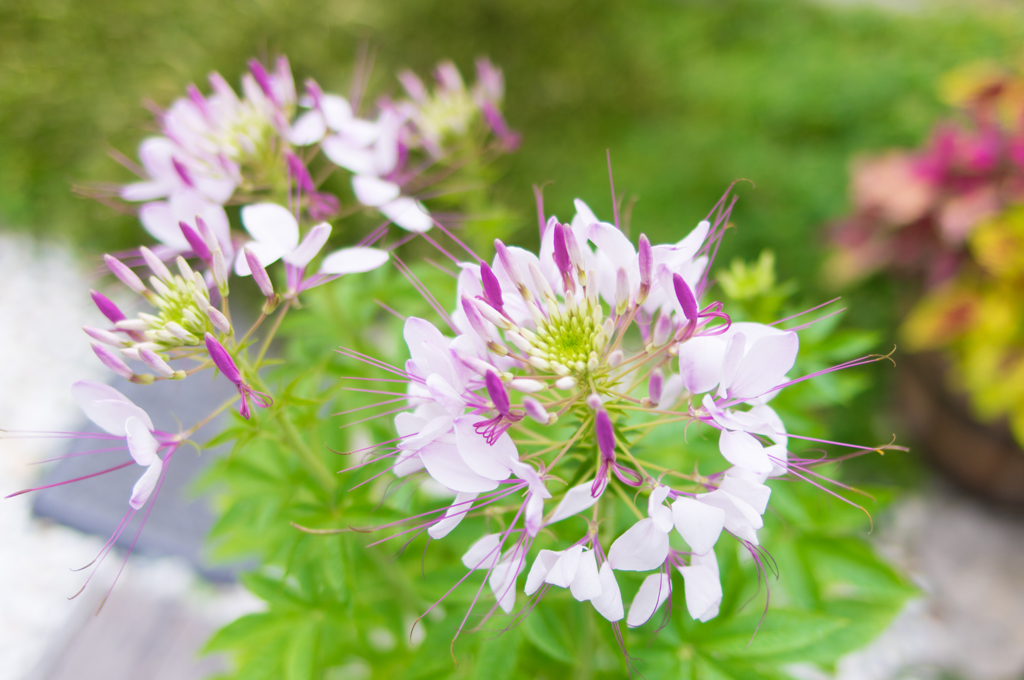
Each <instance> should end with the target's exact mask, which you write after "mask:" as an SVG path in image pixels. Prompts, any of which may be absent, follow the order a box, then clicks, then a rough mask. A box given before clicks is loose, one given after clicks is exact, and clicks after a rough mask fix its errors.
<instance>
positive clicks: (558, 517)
mask: <svg viewBox="0 0 1024 680" xmlns="http://www.w3.org/2000/svg"><path fill="white" fill-rule="evenodd" d="M593 485H594V482H593V480H591V481H589V482H585V483H584V484H580V485H579V486H574V487H573V488H571V489H569V490H568V491H566V492H565V497H564V498H562V502H561V503H559V504H558V507H557V508H555V512H554V514H553V515H551V519H550V520H548V524H554V523H555V522H561V521H562V520H563V519H565V518H566V517H572V516H573V515H575V514H576V513H579V512H583V511H584V510H586V509H587V508H589V507H591V506H592V505H594V503H596V502H597V501H598V500H599V499H600V498H601V497H600V495H599V496H598V497H597V498H594V497H593V496H591V495H590V488H591V487H592V486H593Z"/></svg>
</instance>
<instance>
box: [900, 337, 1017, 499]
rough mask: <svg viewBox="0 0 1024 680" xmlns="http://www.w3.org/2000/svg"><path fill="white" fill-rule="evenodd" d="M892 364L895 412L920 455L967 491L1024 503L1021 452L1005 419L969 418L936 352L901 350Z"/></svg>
mask: <svg viewBox="0 0 1024 680" xmlns="http://www.w3.org/2000/svg"><path fill="white" fill-rule="evenodd" d="M897 368H898V372H897V380H896V396H897V403H898V405H899V411H900V415H901V416H902V417H903V420H904V422H905V423H906V425H907V426H908V428H909V430H910V434H911V436H912V437H913V439H914V441H915V443H916V445H917V448H918V450H919V451H920V452H921V453H922V454H923V455H924V457H925V459H926V460H928V461H929V462H930V463H931V464H932V465H933V466H934V467H935V468H936V469H937V470H938V471H939V472H941V473H942V474H943V475H944V476H946V477H947V478H948V479H949V480H950V481H952V482H953V483H954V484H956V485H957V486H958V487H960V488H961V489H963V490H965V491H967V492H968V493H971V494H973V495H975V496H978V497H980V498H983V499H985V500H988V501H991V502H993V503H996V504H999V505H1012V506H1018V507H1024V451H1022V450H1021V447H1020V446H1019V445H1018V444H1017V442H1016V441H1015V440H1014V438H1013V435H1012V434H1011V432H1010V428H1009V426H1008V425H1007V424H1006V422H1005V421H997V422H995V423H980V422H978V421H977V420H975V419H974V418H973V417H972V415H971V412H970V410H969V407H968V404H967V400H966V397H964V396H962V395H957V394H953V393H952V392H950V390H949V388H948V387H947V382H946V374H947V363H946V361H945V360H944V359H943V357H942V356H941V355H940V354H937V353H924V354H904V355H903V356H902V357H900V359H899V360H898V361H897Z"/></svg>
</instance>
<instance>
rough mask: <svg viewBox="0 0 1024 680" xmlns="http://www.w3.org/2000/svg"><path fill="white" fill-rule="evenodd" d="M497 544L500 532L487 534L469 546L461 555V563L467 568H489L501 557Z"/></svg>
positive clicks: (499, 541)
mask: <svg viewBox="0 0 1024 680" xmlns="http://www.w3.org/2000/svg"><path fill="white" fill-rule="evenodd" d="M499 545H501V534H487V535H486V536H484V537H483V538H481V539H480V540H478V541H477V542H476V543H474V544H473V545H471V546H470V547H469V550H467V551H466V554H465V555H463V556H462V563H463V564H464V565H466V568H467V569H490V568H491V567H492V566H493V565H495V564H497V563H498V558H499V557H501V551H500V550H499V549H498V546H499Z"/></svg>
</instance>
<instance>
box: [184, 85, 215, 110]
mask: <svg viewBox="0 0 1024 680" xmlns="http://www.w3.org/2000/svg"><path fill="white" fill-rule="evenodd" d="M188 98H189V99H191V100H192V103H193V104H195V105H196V108H197V109H199V112H200V113H202V114H203V117H204V118H209V117H210V107H209V105H208V104H207V103H206V97H204V96H203V93H202V92H200V91H199V88H198V87H196V86H195V85H189V86H188Z"/></svg>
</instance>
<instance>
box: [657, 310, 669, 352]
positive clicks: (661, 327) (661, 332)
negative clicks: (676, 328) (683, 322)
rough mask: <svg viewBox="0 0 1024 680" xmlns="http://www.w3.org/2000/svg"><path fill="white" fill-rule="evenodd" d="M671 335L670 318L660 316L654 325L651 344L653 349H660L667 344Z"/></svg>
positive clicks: (666, 315) (663, 315)
mask: <svg viewBox="0 0 1024 680" xmlns="http://www.w3.org/2000/svg"><path fill="white" fill-rule="evenodd" d="M671 335H672V318H671V317H670V316H669V315H668V314H662V315H661V316H659V317H658V321H657V323H655V324H654V338H653V339H652V342H653V343H654V346H655V347H661V346H662V345H664V344H665V343H666V342H668V339H669V336H671Z"/></svg>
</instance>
